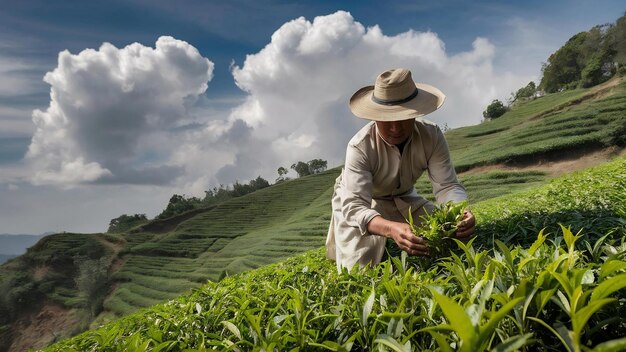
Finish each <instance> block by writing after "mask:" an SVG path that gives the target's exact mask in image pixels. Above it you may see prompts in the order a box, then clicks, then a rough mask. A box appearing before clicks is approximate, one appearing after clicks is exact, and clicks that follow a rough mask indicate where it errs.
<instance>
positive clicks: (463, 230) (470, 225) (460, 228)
mask: <svg viewBox="0 0 626 352" xmlns="http://www.w3.org/2000/svg"><path fill="white" fill-rule="evenodd" d="M475 226H476V218H474V214H472V212H471V211H469V210H467V209H466V210H465V211H464V212H463V218H462V219H461V221H459V223H458V225H457V229H456V238H458V239H459V240H461V241H463V242H465V241H469V240H470V239H471V238H472V235H474V231H475Z"/></svg>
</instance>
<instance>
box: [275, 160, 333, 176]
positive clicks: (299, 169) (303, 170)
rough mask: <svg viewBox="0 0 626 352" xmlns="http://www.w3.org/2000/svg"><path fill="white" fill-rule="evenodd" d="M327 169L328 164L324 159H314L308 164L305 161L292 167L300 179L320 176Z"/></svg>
mask: <svg viewBox="0 0 626 352" xmlns="http://www.w3.org/2000/svg"><path fill="white" fill-rule="evenodd" d="M327 167H328V162H327V161H326V160H322V159H313V160H309V161H308V162H306V163H305V162H304V161H298V162H297V163H294V164H292V165H291V168H292V169H293V170H294V171H295V172H296V173H297V174H298V177H303V176H308V175H314V174H319V173H320V172H324V171H326V168H327ZM278 170H279V173H278V174H279V177H280V176H281V175H280V171H281V169H280V168H279V169H278ZM283 170H284V169H283Z"/></svg>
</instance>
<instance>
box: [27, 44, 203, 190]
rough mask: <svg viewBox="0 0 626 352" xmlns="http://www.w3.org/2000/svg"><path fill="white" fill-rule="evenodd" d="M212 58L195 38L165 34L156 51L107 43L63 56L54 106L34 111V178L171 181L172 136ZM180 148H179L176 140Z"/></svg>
mask: <svg viewBox="0 0 626 352" xmlns="http://www.w3.org/2000/svg"><path fill="white" fill-rule="evenodd" d="M212 74H213V63H212V62H211V61H209V60H208V59H206V58H204V57H203V56H202V55H200V53H199V52H198V50H196V49H195V48H194V47H193V46H191V45H190V44H189V43H186V42H184V41H181V40H177V39H174V38H172V37H160V38H159V39H158V40H157V42H156V46H155V48H151V47H146V46H143V45H141V44H139V43H133V44H131V45H128V46H126V47H124V48H121V49H119V48H116V47H115V46H113V45H111V44H109V43H104V44H102V46H101V47H100V48H99V49H98V50H93V49H87V50H84V51H82V52H80V53H79V54H76V55H73V54H71V53H70V52H68V51H63V52H61V53H60V54H59V59H58V66H57V67H56V68H55V69H54V70H53V71H52V72H48V73H47V74H46V75H45V77H44V81H45V82H47V83H48V84H50V86H51V89H50V106H49V107H48V108H47V110H46V111H41V110H35V111H34V112H33V122H34V123H35V126H36V131H35V133H34V135H33V138H32V141H31V144H30V146H29V149H28V153H27V155H26V159H27V161H28V162H29V163H30V165H31V166H32V167H33V169H34V171H33V172H34V174H33V178H32V180H33V181H34V182H35V183H43V184H46V183H51V184H76V183H86V182H104V183H153V184H163V183H168V182H172V180H174V179H175V178H176V177H178V176H179V175H181V174H182V173H183V171H184V170H183V169H182V168H181V167H180V166H177V165H173V164H171V163H170V158H171V155H172V154H173V151H172V148H173V146H172V145H170V143H169V138H170V137H171V136H172V135H173V134H175V133H176V132H173V131H172V130H174V129H175V128H176V127H177V126H178V125H179V124H180V123H181V122H182V121H185V120H186V119H188V118H189V116H188V112H187V108H188V106H189V105H190V103H192V102H193V100H194V99H195V98H196V97H198V96H200V95H201V94H203V93H204V92H205V90H206V89H207V83H208V82H209V81H210V80H211V78H212ZM174 146H175V145H174Z"/></svg>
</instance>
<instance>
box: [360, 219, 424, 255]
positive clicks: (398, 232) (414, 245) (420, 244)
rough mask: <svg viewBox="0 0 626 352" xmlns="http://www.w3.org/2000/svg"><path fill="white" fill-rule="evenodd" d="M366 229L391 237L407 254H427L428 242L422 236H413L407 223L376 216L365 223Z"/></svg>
mask: <svg viewBox="0 0 626 352" xmlns="http://www.w3.org/2000/svg"><path fill="white" fill-rule="evenodd" d="M367 230H368V231H369V232H370V233H373V234H376V235H379V236H384V237H387V238H391V239H392V240H394V241H395V242H396V244H397V245H398V247H400V249H401V250H403V251H405V252H407V253H408V254H409V255H417V256H428V255H429V253H428V242H427V241H426V240H425V239H423V238H422V237H418V236H415V234H413V232H412V231H411V227H410V226H409V224H407V223H402V222H396V221H390V220H386V219H383V217H382V216H377V217H375V218H373V219H372V220H371V221H370V222H369V223H368V224H367Z"/></svg>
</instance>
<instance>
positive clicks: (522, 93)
mask: <svg viewBox="0 0 626 352" xmlns="http://www.w3.org/2000/svg"><path fill="white" fill-rule="evenodd" d="M536 93H537V86H536V85H535V82H533V81H530V82H529V83H528V84H527V85H526V87H522V88H520V89H518V90H517V92H515V95H513V99H512V102H517V101H520V100H524V99H528V98H532V97H534V96H535V94H536Z"/></svg>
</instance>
